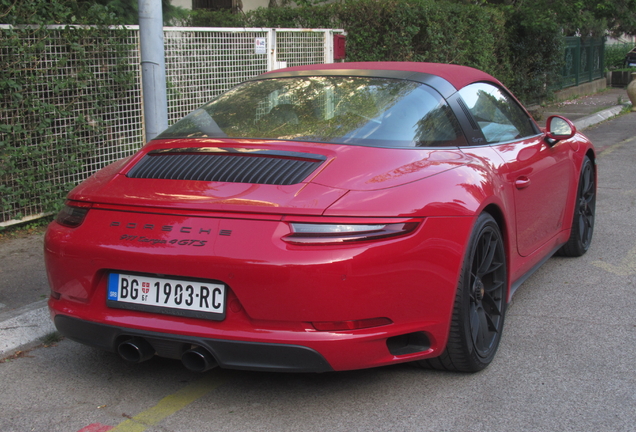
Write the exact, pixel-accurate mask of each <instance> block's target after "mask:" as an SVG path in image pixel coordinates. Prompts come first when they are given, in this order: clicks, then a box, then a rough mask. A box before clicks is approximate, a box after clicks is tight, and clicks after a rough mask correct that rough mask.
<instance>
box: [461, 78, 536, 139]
mask: <svg viewBox="0 0 636 432" xmlns="http://www.w3.org/2000/svg"><path fill="white" fill-rule="evenodd" d="M459 94H460V96H461V97H462V99H463V100H464V103H465V104H466V106H467V107H468V110H469V111H470V113H471V115H472V116H473V118H474V119H475V121H476V122H477V124H478V125H479V127H480V129H481V131H482V133H483V134H484V137H485V138H486V141H487V142H488V143H498V142H505V141H513V140H517V139H521V138H524V137H527V136H532V135H536V134H537V133H538V131H537V130H536V129H535V127H534V126H533V124H532V121H531V120H530V118H529V117H528V115H527V114H526V113H525V112H524V111H523V109H521V107H520V106H519V105H518V104H517V103H516V102H515V100H514V99H512V98H511V97H510V96H509V95H508V94H507V93H506V92H504V91H503V90H501V89H500V88H498V87H495V86H494V85H492V84H486V83H475V84H471V85H469V86H466V87H464V88H463V89H461V90H460V91H459Z"/></svg>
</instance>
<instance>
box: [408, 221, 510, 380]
mask: <svg viewBox="0 0 636 432" xmlns="http://www.w3.org/2000/svg"><path fill="white" fill-rule="evenodd" d="M507 288H508V287H507V270H506V255H505V251H504V244H503V239H502V236H501V231H500V230H499V226H498V225H497V222H496V221H495V220H494V219H493V217H492V216H491V215H490V214H488V213H483V214H481V215H480V216H479V217H478V218H477V222H476V224H475V227H474V229H473V233H472V235H471V238H470V243H469V246H468V252H467V256H466V258H465V259H464V265H463V268H462V272H461V275H460V279H459V284H458V287H457V294H456V297H455V306H454V309H453V317H452V322H451V328H450V334H449V338H448V342H447V345H446V349H445V350H444V352H443V353H442V355H441V356H439V357H437V358H433V359H428V360H422V361H420V362H417V364H418V365H420V366H423V367H432V368H434V369H441V370H449V371H459V372H477V371H480V370H482V369H484V368H485V367H486V366H488V365H489V364H490V362H491V361H492V360H493V358H494V357H495V353H496V351H497V347H498V346H499V341H500V339H501V332H502V330H503V324H504V313H505V309H506V296H507V293H508V289H507Z"/></svg>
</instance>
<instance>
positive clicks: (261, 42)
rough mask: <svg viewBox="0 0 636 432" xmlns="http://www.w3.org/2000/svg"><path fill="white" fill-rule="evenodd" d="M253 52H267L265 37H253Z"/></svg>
mask: <svg viewBox="0 0 636 432" xmlns="http://www.w3.org/2000/svg"><path fill="white" fill-rule="evenodd" d="M254 54H267V39H266V38H264V37H257V38H255V39H254Z"/></svg>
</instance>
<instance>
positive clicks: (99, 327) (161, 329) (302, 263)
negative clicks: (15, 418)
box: [45, 210, 473, 372]
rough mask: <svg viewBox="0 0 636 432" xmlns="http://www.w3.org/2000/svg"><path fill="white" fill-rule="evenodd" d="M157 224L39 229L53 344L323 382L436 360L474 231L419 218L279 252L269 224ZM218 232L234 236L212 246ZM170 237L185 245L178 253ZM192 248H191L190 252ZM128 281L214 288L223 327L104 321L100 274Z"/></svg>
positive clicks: (116, 219)
mask: <svg viewBox="0 0 636 432" xmlns="http://www.w3.org/2000/svg"><path fill="white" fill-rule="evenodd" d="M91 215H92V218H91ZM124 218H125V219H124ZM166 219H167V217H166V216H165V215H153V214H135V213H120V212H116V211H97V210H91V213H90V214H89V218H87V220H86V222H84V224H83V225H82V226H80V227H79V228H76V229H71V228H67V227H63V226H60V225H59V224H56V223H55V222H53V223H52V224H51V226H50V227H49V230H48V232H47V235H46V238H45V260H46V264H47V271H48V277H49V282H50V285H51V292H52V294H51V298H50V300H49V307H50V310H51V315H52V317H53V319H54V321H55V323H56V325H58V327H59V329H60V331H61V332H62V333H63V334H65V335H66V336H68V337H69V338H70V339H73V340H76V341H78V342H82V343H85V344H87V345H93V346H98V347H101V348H104V349H106V350H109V351H116V350H117V344H118V343H119V339H121V338H122V337H123V338H125V337H128V338H130V337H143V338H147V339H151V340H156V341H157V342H155V343H152V342H151V345H153V348H155V351H156V353H157V354H158V355H160V356H163V357H171V358H179V355H180V353H181V351H180V350H181V349H182V348H183V346H185V345H188V346H191V345H196V346H202V347H205V348H206V349H207V350H208V351H210V352H211V353H212V354H213V355H214V357H215V358H216V361H217V362H218V363H219V365H220V366H221V367H227V368H237V369H254V370H272V371H295V372H308V371H315V372H324V371H327V370H351V369H362V368H370V367H376V366H383V365H388V364H392V363H400V362H407V361H413V360H420V359H423V358H427V357H434V356H437V355H439V354H441V352H442V350H443V349H444V347H445V344H446V338H447V337H448V331H449V325H450V317H451V314H452V306H453V302H454V298H455V290H456V286H457V280H458V273H459V269H460V267H461V263H462V260H463V255H464V244H465V242H466V239H467V238H468V236H469V234H470V230H471V228H472V223H473V219H472V218H470V217H448V218H441V217H440V218H426V219H425V220H424V221H423V222H422V223H421V224H420V226H419V228H418V229H417V230H416V231H415V232H413V233H411V234H409V235H407V236H404V237H399V238H394V239H386V240H382V241H378V242H367V243H362V244H359V245H343V246H332V247H324V246H307V247H304V246H294V245H291V246H290V245H287V244H286V243H285V242H283V241H282V240H280V237H281V232H282V233H283V234H284V233H285V232H286V231H285V229H286V225H285V223H284V222H281V221H278V220H265V221H263V220H258V221H254V220H247V219H232V218H229V219H215V218H202V217H188V216H171V217H170V222H171V224H172V225H169V227H170V228H171V231H168V230H167V229H166V230H165V231H164V229H163V227H165V226H168V225H167V222H166ZM147 227H148V228H147ZM151 228H154V231H153V230H152V229H151ZM223 230H232V236H229V237H228V236H224V235H223V234H221V235H217V236H216V237H215V236H214V234H215V233H219V232H223ZM193 233H194V234H197V235H198V236H199V237H194V235H193ZM440 233H444V235H440ZM135 236H136V237H135ZM144 236H145V237H144ZM131 237H134V238H135V239H136V240H134V241H131V240H130V238H131ZM181 237H184V238H186V237H187V238H188V239H190V240H188V241H187V242H186V241H185V240H183V245H181V243H182V240H181ZM213 237H214V239H212V238H213ZM197 238H198V239H203V240H202V241H200V242H199V243H196V244H192V239H197ZM139 239H155V240H167V241H166V242H163V243H161V242H159V241H156V242H154V243H152V242H146V241H144V242H141V241H138V240H139ZM208 239H209V240H208ZM203 241H206V243H205V245H204V247H198V246H197V244H201V243H203ZM127 272H133V273H141V274H146V275H161V276H162V277H169V276H174V277H175V278H180V277H189V278H196V279H200V280H213V281H219V283H223V284H224V285H225V286H226V292H227V298H226V299H225V300H226V301H225V304H226V305H227V306H226V310H225V312H226V314H225V317H224V318H223V320H216V321H215V320H206V319H199V318H193V317H183V316H176V315H170V314H158V313H153V312H148V311H140V310H126V309H120V308H113V307H112V306H109V302H108V299H107V286H108V278H109V274H112V273H127ZM374 319H383V320H388V322H389V324H387V325H379V326H375V327H368V328H357V327H356V328H354V329H352V330H342V329H340V330H327V331H325V330H318V327H316V325H315V324H316V323H328V324H331V323H340V322H350V321H365V320H374ZM180 344H181V345H180ZM155 345H157V347H159V346H164V345H170V346H171V347H170V348H169V349H166V350H163V349H159V348H157V347H155ZM171 350H174V351H171ZM228 353H231V355H230V354H228Z"/></svg>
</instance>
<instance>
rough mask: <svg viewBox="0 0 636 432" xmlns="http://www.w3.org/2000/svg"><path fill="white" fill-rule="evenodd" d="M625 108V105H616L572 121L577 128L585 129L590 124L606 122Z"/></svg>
mask: <svg viewBox="0 0 636 432" xmlns="http://www.w3.org/2000/svg"><path fill="white" fill-rule="evenodd" d="M623 108H625V106H624V105H616V106H613V107H611V108H608V109H604V110H603V111H599V112H597V113H594V114H592V115H589V116H585V117H582V118H580V119H578V120H575V121H573V122H572V123H574V126H576V129H577V130H584V129H587V128H589V127H590V126H594V125H596V124H598V123H601V122H604V121H605V120H609V119H611V118H613V117H616V116H617V115H619V114H620V113H621V111H623Z"/></svg>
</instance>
